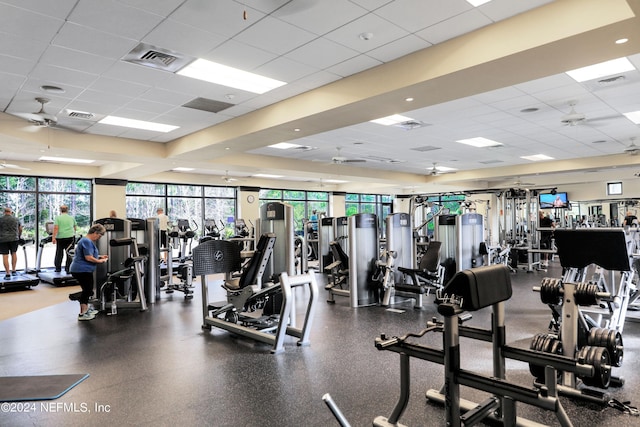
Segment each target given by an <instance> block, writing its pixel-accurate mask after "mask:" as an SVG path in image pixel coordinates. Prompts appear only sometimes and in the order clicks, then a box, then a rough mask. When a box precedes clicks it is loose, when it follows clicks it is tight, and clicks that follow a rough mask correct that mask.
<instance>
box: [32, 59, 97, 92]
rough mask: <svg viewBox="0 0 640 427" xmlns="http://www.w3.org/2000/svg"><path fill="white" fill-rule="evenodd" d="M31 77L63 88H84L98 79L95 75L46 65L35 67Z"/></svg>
mask: <svg viewBox="0 0 640 427" xmlns="http://www.w3.org/2000/svg"><path fill="white" fill-rule="evenodd" d="M31 76H32V77H33V78H35V79H40V80H44V81H47V82H49V84H57V85H58V86H62V87H63V88H64V86H66V85H76V86H85V87H86V86H88V85H90V84H91V83H93V82H94V81H95V80H96V78H97V77H98V76H97V75H95V74H91V73H84V72H82V71H74V70H71V69H68V68H61V67H55V66H53V65H46V64H39V65H37V66H36V67H35V68H34V69H33V71H32V72H31Z"/></svg>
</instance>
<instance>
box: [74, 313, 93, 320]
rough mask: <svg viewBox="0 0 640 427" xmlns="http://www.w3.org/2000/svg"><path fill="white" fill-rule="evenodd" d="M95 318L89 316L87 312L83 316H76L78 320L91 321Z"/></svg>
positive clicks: (91, 315)
mask: <svg viewBox="0 0 640 427" xmlns="http://www.w3.org/2000/svg"><path fill="white" fill-rule="evenodd" d="M95 318H96V315H95V314H89V312H86V313H84V314H78V320H93V319H95Z"/></svg>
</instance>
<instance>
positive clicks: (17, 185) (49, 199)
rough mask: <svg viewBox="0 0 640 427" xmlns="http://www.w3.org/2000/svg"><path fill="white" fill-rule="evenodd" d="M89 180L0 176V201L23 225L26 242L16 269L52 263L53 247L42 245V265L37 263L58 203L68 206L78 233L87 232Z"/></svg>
mask: <svg viewBox="0 0 640 427" xmlns="http://www.w3.org/2000/svg"><path fill="white" fill-rule="evenodd" d="M91 193H92V187H91V181H90V180H86V179H60V178H37V177H28V176H15V175H0V203H1V204H2V206H8V207H10V208H12V209H13V211H14V213H15V215H16V217H17V218H18V219H19V220H20V223H21V224H22V237H23V238H24V239H26V240H28V241H30V240H32V241H33V245H26V246H25V247H24V249H23V250H21V252H23V253H24V255H25V256H21V255H22V253H20V254H19V256H18V268H19V269H24V268H28V269H35V268H37V267H42V268H46V267H51V266H53V257H54V255H55V246H54V245H53V244H46V245H44V246H43V247H42V248H41V250H42V255H41V265H40V266H36V257H37V250H38V248H39V245H38V243H39V242H40V241H41V240H42V239H43V238H45V237H47V236H48V233H47V231H46V224H47V223H48V222H53V221H54V220H55V217H56V216H58V215H59V214H60V206H61V205H66V206H68V207H69V215H71V216H73V217H75V219H76V222H77V223H78V230H77V233H78V234H79V235H83V234H86V232H87V230H88V229H89V226H90V223H91V205H92V202H91Z"/></svg>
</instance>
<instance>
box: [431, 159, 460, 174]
mask: <svg viewBox="0 0 640 427" xmlns="http://www.w3.org/2000/svg"><path fill="white" fill-rule="evenodd" d="M428 171H429V175H431V176H438V175H444V174H447V173H455V172H454V171H453V170H452V168H445V167H443V166H438V164H437V163H435V162H434V163H433V167H432V168H431V169H428Z"/></svg>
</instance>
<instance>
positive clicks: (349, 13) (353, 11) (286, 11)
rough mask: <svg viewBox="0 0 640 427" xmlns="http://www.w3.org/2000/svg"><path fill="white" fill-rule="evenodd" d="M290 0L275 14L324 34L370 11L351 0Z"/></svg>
mask: <svg viewBox="0 0 640 427" xmlns="http://www.w3.org/2000/svg"><path fill="white" fill-rule="evenodd" d="M301 3H302V4H304V2H295V1H293V2H289V3H288V4H286V5H285V6H284V7H282V8H280V9H278V10H276V11H275V12H274V13H273V16H274V17H275V18H278V19H282V20H283V21H286V22H288V23H290V24H292V25H295V26H297V27H300V28H303V29H304V30H306V31H311V32H312V33H314V34H317V35H322V34H326V33H328V32H330V31H332V30H333V29H335V28H339V27H341V26H343V25H346V24H348V23H349V22H351V21H353V20H355V19H358V18H359V17H361V16H362V15H364V14H367V13H368V11H367V10H366V9H364V8H362V7H360V6H357V5H356V4H354V3H353V2H351V1H349V0H332V1H309V2H307V5H304V6H305V7H300V6H299V5H300V4H301Z"/></svg>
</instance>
